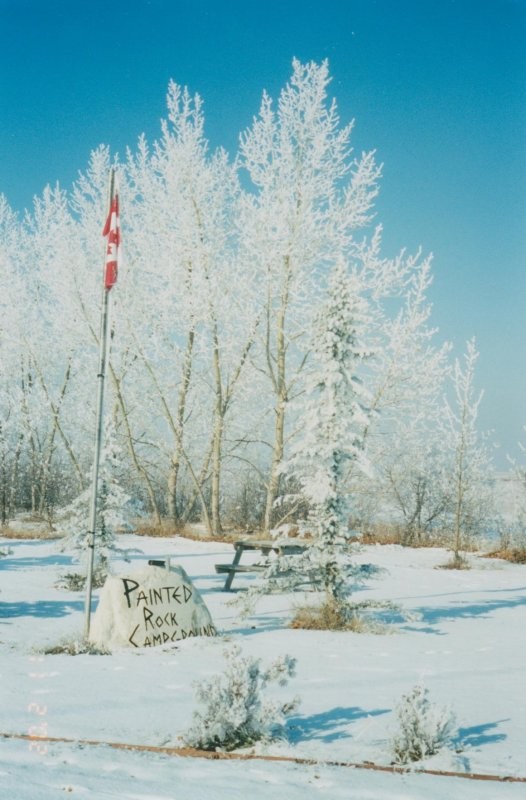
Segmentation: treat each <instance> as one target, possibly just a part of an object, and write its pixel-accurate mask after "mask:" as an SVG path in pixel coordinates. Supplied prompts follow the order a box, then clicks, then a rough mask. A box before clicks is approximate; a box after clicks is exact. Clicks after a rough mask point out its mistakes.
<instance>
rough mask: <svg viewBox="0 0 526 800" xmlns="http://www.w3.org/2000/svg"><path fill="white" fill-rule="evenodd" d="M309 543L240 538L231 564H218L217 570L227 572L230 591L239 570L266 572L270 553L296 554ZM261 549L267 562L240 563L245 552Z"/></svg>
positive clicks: (235, 544) (302, 550)
mask: <svg viewBox="0 0 526 800" xmlns="http://www.w3.org/2000/svg"><path fill="white" fill-rule="evenodd" d="M306 548H307V545H306V544H303V543H302V542H298V541H297V540H295V539H240V540H239V541H237V542H234V558H233V559H232V563H231V564H216V565H215V568H216V572H218V573H226V580H225V586H224V591H225V592H229V591H230V589H231V587H232V582H233V580H234V577H235V575H236V574H237V573H238V572H264V571H265V570H266V569H267V568H268V565H269V564H268V556H269V555H270V553H276V554H277V555H285V556H289V555H296V554H298V553H303V552H304V550H306ZM251 550H252V551H254V550H259V552H260V553H261V554H262V555H263V556H264V557H265V558H266V559H267V562H266V563H261V562H256V563H252V564H240V561H241V557H242V555H243V553H246V552H248V551H251Z"/></svg>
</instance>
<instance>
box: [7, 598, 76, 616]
mask: <svg viewBox="0 0 526 800" xmlns="http://www.w3.org/2000/svg"><path fill="white" fill-rule="evenodd" d="M83 609H84V603H83V602H80V601H78V600H73V601H70V602H63V601H60V600H40V601H38V602H36V603H25V602H22V603H2V602H0V619H10V618H13V617H38V618H44V617H49V618H55V617H65V616H67V615H68V614H71V613H73V612H75V611H82V610H83Z"/></svg>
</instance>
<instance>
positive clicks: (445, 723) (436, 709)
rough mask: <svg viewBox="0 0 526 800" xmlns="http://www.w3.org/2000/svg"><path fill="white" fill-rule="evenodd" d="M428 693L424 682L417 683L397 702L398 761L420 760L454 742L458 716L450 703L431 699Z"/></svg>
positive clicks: (394, 745) (395, 751)
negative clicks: (444, 704) (453, 711)
mask: <svg viewBox="0 0 526 800" xmlns="http://www.w3.org/2000/svg"><path fill="white" fill-rule="evenodd" d="M428 693H429V690H428V689H427V688H426V687H425V686H422V685H417V686H414V687H413V688H412V689H411V691H410V692H409V694H406V695H404V696H403V697H402V700H401V701H400V703H399V704H398V706H397V709H396V713H397V719H398V725H399V730H398V732H397V733H396V734H395V735H394V736H393V738H392V739H391V747H392V751H393V754H394V757H395V760H396V762H397V763H399V764H407V763H409V762H410V761H420V760H421V759H423V758H427V756H433V755H435V754H436V753H438V752H439V750H442V749H443V748H444V747H448V746H449V745H450V744H451V740H452V737H453V734H454V733H455V730H456V727H455V716H454V714H453V713H452V711H451V709H450V708H449V707H448V706H440V705H437V704H435V703H431V701H430V700H429V698H428Z"/></svg>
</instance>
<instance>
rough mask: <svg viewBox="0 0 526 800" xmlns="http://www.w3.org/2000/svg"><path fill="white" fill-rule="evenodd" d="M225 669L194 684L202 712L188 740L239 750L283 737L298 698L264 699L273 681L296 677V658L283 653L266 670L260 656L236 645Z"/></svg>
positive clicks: (211, 747)
mask: <svg viewBox="0 0 526 800" xmlns="http://www.w3.org/2000/svg"><path fill="white" fill-rule="evenodd" d="M225 657H226V660H227V667H226V670H225V672H224V673H223V674H222V675H214V676H213V677H211V678H206V679H205V680H203V681H201V682H200V683H197V684H196V697H197V700H198V702H200V703H202V704H204V706H205V708H204V710H203V711H195V712H194V717H193V724H192V727H191V728H190V730H189V731H188V732H187V733H186V736H185V740H186V743H187V744H189V745H190V746H191V747H198V748H200V749H202V750H217V749H221V750H235V749H236V748H239V747H248V746H249V745H252V744H255V743H256V742H259V741H271V740H272V739H275V738H276V737H281V736H283V731H284V728H283V723H284V721H285V717H286V715H287V714H290V713H291V712H292V711H293V710H294V709H295V708H296V707H297V704H298V702H299V701H298V700H297V699H296V700H293V701H291V702H288V703H281V702H279V701H277V700H273V699H271V698H266V697H264V694H263V692H264V690H265V689H266V688H267V686H268V685H269V684H271V683H277V684H278V685H279V686H285V685H286V684H287V682H288V679H289V678H290V677H292V676H293V675H294V670H295V665H296V661H295V659H293V658H291V657H290V656H282V657H281V658H278V659H277V660H276V661H274V662H273V663H272V664H270V666H269V667H267V668H263V667H262V664H261V659H259V658H254V657H253V656H245V655H243V654H242V652H241V648H240V647H238V646H233V647H231V648H230V649H229V650H227V651H226V652H225Z"/></svg>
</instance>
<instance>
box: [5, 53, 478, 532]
mask: <svg viewBox="0 0 526 800" xmlns="http://www.w3.org/2000/svg"><path fill="white" fill-rule="evenodd" d="M328 83H329V74H328V67H327V64H326V63H323V64H321V65H317V64H313V63H311V64H307V65H303V64H300V63H299V62H296V61H295V62H294V63H293V71H292V76H291V79H290V81H289V83H288V84H287V85H286V86H285V88H284V89H283V91H282V92H281V94H280V96H279V98H278V101H277V102H276V103H274V102H272V100H271V99H270V98H269V97H267V96H266V95H263V99H262V103H261V107H260V110H259V115H258V116H257V117H255V118H254V121H253V123H252V125H251V127H250V128H248V129H247V130H246V131H245V132H244V133H243V134H242V135H241V136H240V140H239V149H238V152H237V153H236V154H235V155H234V157H233V158H231V157H229V155H228V154H227V153H226V152H224V151H223V150H216V151H211V150H210V148H209V145H208V143H207V140H206V138H205V132H204V114H203V107H202V102H201V99H200V98H199V97H198V96H194V97H192V96H190V94H189V93H188V91H187V90H186V89H182V88H181V87H179V86H177V85H176V84H174V83H171V84H170V86H169V89H168V96H167V107H168V116H167V119H166V120H165V121H163V122H162V128H161V132H160V138H159V139H158V140H157V141H155V142H153V143H150V142H148V141H146V139H145V138H144V137H143V138H141V139H140V140H139V142H138V143H137V146H136V148H135V149H134V150H133V151H131V150H130V151H129V152H128V154H127V157H126V158H125V159H123V160H121V161H119V162H116V161H114V160H112V159H111V156H110V153H109V151H108V149H107V148H105V147H100V148H99V149H98V150H96V151H95V152H93V154H92V157H91V160H90V163H89V165H88V168H87V169H86V171H85V172H84V173H81V174H79V178H78V180H77V182H76V183H75V185H74V186H73V189H72V191H71V192H66V191H64V190H63V189H61V188H60V187H59V186H56V187H55V188H49V187H48V188H46V189H45V191H44V192H43V194H42V196H41V197H40V198H37V199H35V202H34V207H33V209H32V211H31V212H28V213H26V215H25V216H24V217H23V218H20V217H19V216H17V215H16V214H14V213H13V212H12V211H11V209H10V208H9V206H8V203H7V201H6V200H5V199H1V200H0V230H1V235H0V288H1V291H0V356H1V365H2V366H1V374H2V379H1V386H0V515H1V521H2V524H5V523H6V522H7V521H8V520H9V519H10V518H12V516H13V515H14V514H15V512H16V511H18V510H21V509H25V510H30V511H32V512H33V513H35V514H38V515H42V516H47V517H48V518H49V519H50V521H51V522H52V521H53V517H54V514H55V513H56V511H57V509H58V508H60V507H61V506H63V505H65V504H66V503H68V502H70V501H71V500H72V499H73V498H75V497H76V496H78V495H79V494H81V493H82V491H83V490H84V489H85V488H86V486H87V485H88V483H89V473H90V466H91V459H92V451H93V437H94V424H95V421H94V416H95V393H96V373H97V353H98V343H99V314H100V303H101V283H102V277H101V270H102V261H103V244H104V243H103V239H102V236H101V230H102V225H103V223H104V217H105V213H106V208H107V181H108V174H109V170H110V167H111V166H116V169H117V173H118V181H119V194H120V199H121V229H122V239H123V254H124V257H123V263H122V265H121V269H120V274H119V280H118V284H117V286H116V287H115V288H114V289H113V290H112V301H113V308H112V341H111V358H110V365H109V370H108V384H107V385H108V394H107V402H106V418H107V427H108V430H111V435H112V437H114V439H115V441H117V442H118V444H119V447H120V453H121V456H122V457H121V459H120V461H119V465H118V473H119V474H118V475H117V476H116V477H117V478H118V480H119V482H120V483H121V484H122V486H124V487H125V488H126V490H127V491H128V493H130V494H132V495H133V497H134V498H136V499H137V501H138V507H139V506H140V508H141V509H142V513H144V514H147V515H150V516H152V517H153V518H154V519H155V520H156V521H157V522H161V521H163V520H164V519H168V520H170V522H171V523H173V524H174V526H176V527H182V526H184V524H186V523H187V522H188V521H193V520H197V519H199V520H202V521H203V522H204V523H205V524H206V526H207V528H208V530H209V531H210V532H211V533H214V534H218V533H220V532H221V531H222V529H223V528H224V527H225V526H226V525H239V526H245V525H248V526H258V527H261V528H263V529H264V530H267V531H268V530H269V529H270V528H271V527H273V526H276V525H278V524H280V523H282V522H284V521H290V520H293V519H296V518H297V517H298V516H301V515H305V513H306V508H305V503H304V501H302V498H301V497H300V496H298V491H297V489H298V486H297V482H295V481H294V480H292V479H291V478H290V477H289V476H288V474H287V458H288V453H289V450H290V446H291V443H293V442H297V441H298V437H301V436H302V432H303V430H304V427H305V425H304V413H305V409H304V407H303V405H302V398H303V396H304V390H305V380H306V376H308V374H309V370H312V369H313V368H314V366H315V364H314V360H315V355H314V353H315V352H316V348H313V340H312V336H313V333H312V326H313V319H314V318H315V316H316V314H317V313H318V311H319V309H320V308H321V305H322V302H323V299H324V297H325V294H326V287H327V283H328V279H329V275H330V274H331V272H333V271H334V269H336V268H338V269H340V270H341V269H342V268H343V269H345V270H346V271H347V273H348V275H349V280H352V286H353V292H354V293H355V294H356V296H358V295H359V297H360V298H361V303H362V307H364V308H365V309H366V311H365V312H364V313H363V314H362V316H361V320H360V326H361V330H360V335H361V339H362V340H363V341H364V343H365V344H364V358H363V359H362V360H361V362H360V365H359V367H358V368H357V375H356V378H357V379H359V380H360V381H361V382H362V383H363V386H364V388H365V389H366V391H367V397H368V401H367V403H368V408H367V414H366V416H364V417H363V419H362V423H361V427H360V425H357V427H356V445H357V447H359V448H360V449H361V450H362V451H363V453H364V454H366V456H367V463H368V465H369V466H370V468H369V469H368V470H367V471H366V472H364V471H363V469H360V470H357V469H354V468H353V464H350V465H349V474H348V487H349V495H350V497H351V501H352V502H351V505H352V508H353V522H354V524H356V525H359V526H360V527H361V528H362V529H364V530H367V529H369V528H372V527H374V526H375V525H377V524H378V523H380V522H382V521H384V522H385V521H389V522H391V523H396V524H398V525H400V526H402V528H403V530H404V531H405V534H404V535H405V536H406V538H407V540H408V541H410V540H413V539H417V538H420V537H422V536H425V535H426V534H427V533H428V532H429V531H432V530H437V529H442V530H448V531H450V532H451V533H452V535H453V534H454V532H455V531H457V533H458V531H459V530H462V531H464V532H470V531H471V532H476V531H478V530H480V529H481V527H482V525H483V524H486V523H487V521H488V519H490V518H491V513H492V512H491V508H490V503H491V491H490V487H491V480H492V473H491V464H490V460H489V457H488V455H487V451H486V447H485V444H484V442H483V441H482V440H481V438H480V436H479V434H478V432H477V428H476V420H477V410H478V403H479V402H480V398H479V397H478V396H477V395H476V393H475V389H474V369H475V363H476V358H477V352H476V347H475V344H474V342H471V343H468V347H467V352H466V356H465V359H464V361H462V362H461V363H458V362H457V363H455V364H451V363H450V347H449V345H448V344H447V343H440V342H437V340H436V339H437V337H436V333H435V331H434V330H433V328H432V326H431V323H430V305H429V303H428V300H427V291H428V288H429V285H430V283H431V279H432V277H431V262H430V258H429V257H426V256H424V255H422V254H421V253H420V252H418V253H416V254H409V253H407V252H405V251H403V252H401V253H399V254H395V255H393V256H391V257H390V256H386V255H385V254H384V253H383V252H382V228H381V225H379V224H378V223H376V222H374V221H373V220H374V201H375V198H376V195H377V193H378V190H379V181H380V177H381V167H380V166H379V165H378V164H377V163H376V161H375V156H374V152H373V151H371V152H367V153H362V154H355V153H353V151H352V147H351V139H352V136H351V134H352V123H349V124H343V123H342V122H341V121H340V119H339V116H338V112H337V108H336V104H335V102H334V101H332V100H331V99H330V98H329V97H328V95H327V87H328ZM365 353H367V358H366V357H365ZM446 396H449V398H450V399H449V402H448V401H445V400H444V397H446Z"/></svg>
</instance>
